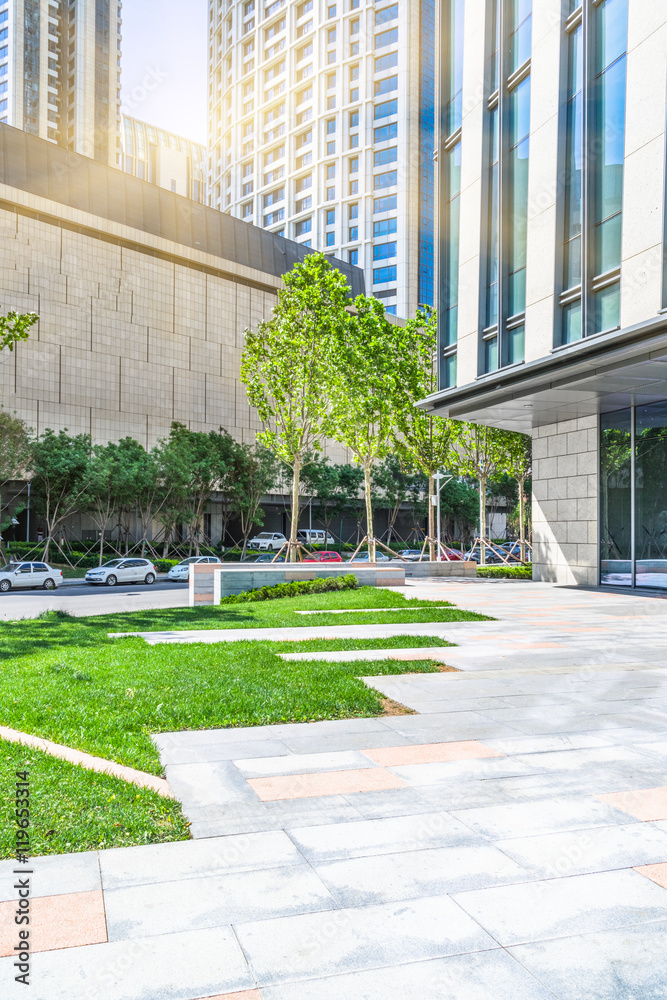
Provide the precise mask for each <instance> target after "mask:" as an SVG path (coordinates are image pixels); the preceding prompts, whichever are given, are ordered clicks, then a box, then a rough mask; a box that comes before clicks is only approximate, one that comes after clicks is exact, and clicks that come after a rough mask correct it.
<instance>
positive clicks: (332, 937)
mask: <svg viewBox="0 0 667 1000" xmlns="http://www.w3.org/2000/svg"><path fill="white" fill-rule="evenodd" d="M638 877H639V876H638ZM235 929H236V933H237V936H238V939H239V942H240V943H241V946H242V947H243V950H244V952H245V954H246V955H247V957H248V961H249V963H250V966H251V968H252V970H253V972H254V974H255V976H256V978H257V982H258V985H259V987H260V990H262V991H263V990H264V987H265V986H268V985H271V984H274V983H285V982H298V981H299V980H304V979H305V980H308V979H313V978H318V977H320V978H321V977H324V976H330V975H333V974H341V973H350V972H360V971H362V970H367V969H377V968H382V967H383V966H394V965H400V964H402V963H407V962H418V961H424V960H425V959H428V958H442V957H445V956H447V955H456V954H461V953H462V952H474V951H487V950H489V949H492V948H495V947H496V944H495V942H494V940H493V938H491V937H490V936H489V935H488V934H486V933H485V932H484V931H482V930H481V928H480V927H479V926H478V925H477V924H476V923H475V921H474V920H471V919H470V918H469V917H468V916H467V915H466V914H465V913H464V912H463V911H462V910H461V909H460V908H459V907H457V906H456V904H455V903H453V902H452V900H451V899H449V898H448V897H446V896H444V897H440V898H435V899H420V900H413V901H410V902H400V903H387V904H385V905H382V906H367V907H364V908H363V909H344V910H336V911H335V912H333V913H313V914H308V915H304V916H298V917H285V918H283V919H282V920H262V921H257V922H254V923H245V924H237V925H236V928H235Z"/></svg>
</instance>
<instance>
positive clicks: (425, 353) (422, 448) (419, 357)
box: [396, 308, 455, 560]
mask: <svg viewBox="0 0 667 1000" xmlns="http://www.w3.org/2000/svg"><path fill="white" fill-rule="evenodd" d="M406 336H407V338H408V340H409V360H410V364H405V365H404V370H405V377H404V379H403V382H402V386H401V388H402V390H403V392H404V394H405V397H406V398H405V401H404V403H403V405H402V406H400V407H398V411H397V412H398V421H397V430H398V434H397V438H396V448H397V450H398V453H399V455H401V457H402V459H403V461H404V463H405V464H406V465H407V466H408V467H412V468H414V469H416V470H418V471H419V472H421V473H422V474H423V475H424V476H425V477H426V478H427V479H428V496H429V498H430V497H432V496H433V495H434V493H435V480H434V478H433V477H434V476H435V474H436V472H439V471H441V470H449V469H450V468H451V466H452V460H453V458H454V457H455V456H453V452H452V441H453V429H454V425H453V422H452V421H450V420H445V419H444V418H443V417H438V416H436V415H434V414H432V413H426V412H425V411H424V410H420V409H418V408H417V407H416V406H415V403H417V402H418V401H419V400H420V399H425V398H426V397H427V396H430V395H431V394H432V393H434V392H435V391H436V390H437V388H438V380H437V373H436V366H435V354H436V350H437V316H436V313H435V310H432V309H428V308H424V309H418V310H417V313H416V315H415V317H414V319H411V320H409V321H408V323H407V326H406ZM441 492H442V491H441ZM435 514H436V509H435V507H434V506H433V504H432V503H431V502H430V499H429V503H428V537H429V539H430V541H429V557H430V559H431V560H433V559H435V542H434V538H435Z"/></svg>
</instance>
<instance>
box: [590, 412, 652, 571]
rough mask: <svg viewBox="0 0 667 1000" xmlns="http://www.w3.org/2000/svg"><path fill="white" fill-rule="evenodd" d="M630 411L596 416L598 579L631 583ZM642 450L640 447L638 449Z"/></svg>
mask: <svg viewBox="0 0 667 1000" xmlns="http://www.w3.org/2000/svg"><path fill="white" fill-rule="evenodd" d="M631 450H632V438H631V412H630V410H619V411H617V412H615V413H602V414H601V415H600V582H601V583H604V584H615V585H618V586H623V587H629V586H631V585H632V564H631V557H632V542H631V530H632V527H631V504H632V500H631V493H632V490H631V476H632V464H631ZM642 451H644V449H642Z"/></svg>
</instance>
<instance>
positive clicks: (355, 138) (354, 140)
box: [350, 132, 359, 149]
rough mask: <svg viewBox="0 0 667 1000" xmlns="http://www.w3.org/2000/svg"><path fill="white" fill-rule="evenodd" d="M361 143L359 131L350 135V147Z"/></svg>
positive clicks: (353, 147)
mask: <svg viewBox="0 0 667 1000" xmlns="http://www.w3.org/2000/svg"><path fill="white" fill-rule="evenodd" d="M358 145H359V133H358V132H355V133H354V135H351V136H350V149H355V148H356V147H357V146H358Z"/></svg>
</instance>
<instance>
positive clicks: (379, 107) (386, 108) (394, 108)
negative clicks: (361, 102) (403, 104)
mask: <svg viewBox="0 0 667 1000" xmlns="http://www.w3.org/2000/svg"><path fill="white" fill-rule="evenodd" d="M397 114H398V101H397V100H396V99H394V100H393V101H385V102H384V104H376V105H375V113H374V115H373V117H374V118H376V119H377V118H388V117H389V115H397Z"/></svg>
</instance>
